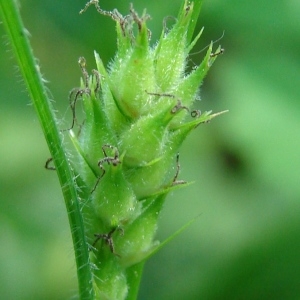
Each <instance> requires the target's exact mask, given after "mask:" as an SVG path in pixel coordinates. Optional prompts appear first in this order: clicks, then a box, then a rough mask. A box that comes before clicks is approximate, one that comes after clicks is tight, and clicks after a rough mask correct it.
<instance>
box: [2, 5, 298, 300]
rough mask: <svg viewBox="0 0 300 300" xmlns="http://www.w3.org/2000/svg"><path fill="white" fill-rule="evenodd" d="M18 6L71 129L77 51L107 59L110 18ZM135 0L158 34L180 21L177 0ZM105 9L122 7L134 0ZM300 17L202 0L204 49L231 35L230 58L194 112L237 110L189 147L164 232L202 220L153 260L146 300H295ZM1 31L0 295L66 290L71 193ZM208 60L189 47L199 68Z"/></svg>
mask: <svg viewBox="0 0 300 300" xmlns="http://www.w3.org/2000/svg"><path fill="white" fill-rule="evenodd" d="M20 2H21V13H22V16H23V18H24V23H25V25H26V27H27V29H28V30H29V32H30V33H31V35H32V37H31V42H32V45H33V48H34V52H35V55H36V57H37V58H38V61H39V64H40V66H41V69H42V73H43V74H45V78H46V79H47V80H49V83H48V84H47V86H48V87H49V89H50V90H51V92H52V95H53V99H54V100H55V106H56V107H57V109H58V110H59V115H60V116H61V117H62V118H63V119H64V121H63V122H62V128H67V127H68V125H69V124H70V120H71V112H70V110H69V109H68V92H69V90H70V89H71V88H73V87H75V86H78V84H79V77H80V75H81V74H80V70H79V68H78V65H77V59H78V57H79V56H84V57H85V58H86V59H87V62H88V67H89V68H90V69H91V68H94V67H95V62H94V58H93V50H96V51H97V52H99V53H100V55H101V57H102V58H103V60H104V62H106V63H108V62H109V60H110V58H112V57H113V55H114V51H115V48H116V45H115V31H114V22H113V21H111V20H110V19H108V18H105V17H103V16H100V15H98V14H97V13H96V12H95V10H94V9H89V10H88V11H87V12H86V13H85V14H83V15H81V16H79V14H78V12H79V10H80V9H81V8H83V7H84V4H85V0H73V1H71V0H63V1H50V0H44V1H34V0H22V1H20ZM133 3H134V6H135V8H136V10H137V11H139V12H141V11H142V9H143V8H145V7H147V11H148V13H150V14H151V16H152V20H151V21H150V22H149V28H151V29H152V41H153V42H155V40H156V39H157V38H158V36H159V34H160V30H161V27H162V20H163V17H164V16H166V15H173V16H176V15H177V11H178V9H179V7H180V3H181V1H180V0H176V1H175V0H165V1H159V0H154V1H145V0H139V1H137V0H136V1H133ZM100 4H101V2H100ZM102 6H103V8H105V9H112V8H114V7H118V8H119V10H120V11H121V12H123V13H126V12H127V11H128V7H129V1H120V0H119V1H117V0H110V1H105V0H103V1H102ZM299 13H300V3H299V1H297V0H294V1H293V0H290V1H288V0H284V1H283V0H280V1H279V0H275V1H270V0H267V1H261V2H259V1H254V0H249V1H247V2H243V1H237V0H230V1H222V0H214V1H212V0H211V1H209V0H207V1H205V2H204V4H203V8H202V12H201V14H200V20H199V23H198V25H199V26H198V29H199V30H200V28H201V27H202V26H205V30H204V34H203V38H202V39H201V41H200V43H198V45H197V47H198V50H200V49H202V48H203V47H205V46H206V45H208V43H209V42H210V41H211V40H216V39H218V38H219V37H220V36H221V35H222V33H223V30H225V36H224V37H223V39H222V40H221V41H220V43H221V44H222V46H223V47H224V48H225V54H224V55H223V56H222V57H219V58H218V60H217V61H216V63H215V64H214V66H213V68H212V69H211V70H210V72H209V74H208V76H207V78H206V80H205V81H204V85H203V87H202V92H201V98H202V101H200V102H198V103H197V108H199V109H201V110H203V111H204V110H210V109H213V110H214V111H215V112H217V111H220V110H224V109H229V110H230V112H229V113H228V114H226V115H224V116H222V117H219V118H217V119H215V120H213V121H212V122H211V123H210V124H208V125H201V126H200V127H199V128H198V129H197V130H195V131H194V133H193V134H192V135H191V136H190V137H189V138H188V140H187V141H186V143H185V144H184V147H183V149H182V151H181V153H180V155H181V156H180V163H181V174H180V179H184V180H194V181H195V183H194V184H193V185H191V186H190V187H188V188H186V189H182V190H179V191H177V192H174V193H173V194H172V195H170V196H169V198H168V201H167V204H166V206H165V209H164V212H163V215H162V218H161V222H160V229H159V236H158V238H159V239H161V240H163V239H164V238H166V237H167V236H169V235H170V234H172V233H173V232H174V231H175V230H176V229H178V228H179V227H180V226H182V225H183V224H185V223H186V222H187V221H189V220H190V219H192V218H194V217H195V216H197V215H200V216H199V218H198V219H197V221H196V222H195V223H194V224H193V225H192V226H191V227H190V228H189V229H187V230H186V231H185V232H184V233H183V234H182V235H181V236H179V237H177V238H176V239H175V240H174V241H173V242H172V243H171V244H169V245H168V246H167V247H165V248H164V249H163V250H162V251H161V252H159V253H158V254H156V255H155V257H153V258H151V260H150V261H149V262H148V263H147V265H146V269H145V274H144V277H143V281H142V286H141V292H140V299H144V300H148V299H178V300H179V299H188V300H190V299H191V300H193V299H210V300H215V299H299V294H300V285H299V280H300V260H299V252H300V218H299V213H300V133H299V128H300V101H299V100H300V84H299V70H300V59H299V53H300V40H299V36H300V23H299ZM168 24H169V25H171V24H172V21H171V20H169V21H168ZM0 35H1V37H2V36H4V37H3V38H2V40H1V46H0V69H1V72H0V166H1V168H0V197H1V199H0V282H1V284H0V295H1V299H46V300H47V299H55V300H56V299H69V298H71V297H72V296H74V295H75V294H76V284H77V283H76V277H75V274H76V272H75V263H74V258H73V249H72V244H71V237H70V233H69V232H68V230H69V227H68V223H67V216H66V212H65V208H64V202H63V199H62V195H61V192H60V189H59V184H58V181H57V178H56V174H55V173H54V172H50V171H45V170H44V168H43V165H44V163H45V161H46V159H47V158H48V157H49V153H48V150H47V147H46V143H45V141H44V138H43V135H42V132H41V129H40V128H39V124H38V121H37V118H36V116H35V113H34V111H33V108H32V107H31V106H30V100H29V97H28V95H27V92H26V89H25V87H24V84H23V82H22V78H21V77H20V75H19V72H18V71H17V69H16V67H15V66H16V63H15V60H14V59H13V53H12V52H11V50H10V46H9V45H7V39H6V38H5V35H4V29H3V27H2V26H1V25H0ZM196 51H197V50H195V51H194V52H196ZM203 55H204V52H202V53H199V54H195V55H192V56H191V66H193V64H194V63H196V64H197V63H199V62H200V60H201V58H202V56H203Z"/></svg>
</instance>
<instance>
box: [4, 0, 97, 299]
mask: <svg viewBox="0 0 300 300" xmlns="http://www.w3.org/2000/svg"><path fill="white" fill-rule="evenodd" d="M0 13H1V19H2V22H3V24H4V26H5V28H6V32H7V34H8V36H9V38H10V42H11V45H12V48H13V50H14V53H15V55H16V58H17V61H18V64H19V67H20V70H21V73H22V75H23V77H24V80H25V83H26V85H27V88H28V91H29V94H30V96H31V99H32V102H33V104H34V107H35V110H36V112H37V114H38V118H39V121H40V124H41V126H42V130H43V133H44V136H45V138H46V141H47V144H48V147H49V150H50V153H51V155H52V157H53V161H54V164H55V167H56V170H57V174H58V177H59V181H60V185H61V187H62V191H63V196H64V199H65V204H66V208H67V213H68V218H69V223H70V228H71V233H72V239H73V244H74V250H75V258H76V264H77V273H78V284H79V294H80V299H85V300H89V299H93V298H94V295H93V288H92V273H91V269H90V263H89V253H88V247H87V243H86V238H85V234H84V225H83V220H82V215H81V212H80V206H79V199H78V195H77V192H76V186H75V185H74V180H73V179H74V174H73V172H72V169H71V167H70V165H69V162H68V159H67V156H66V149H65V147H64V145H63V143H62V139H61V135H60V133H59V130H58V126H57V122H56V119H55V116H54V113H53V109H52V107H51V103H50V100H49V98H48V96H47V92H46V90H45V86H44V84H43V79H42V77H41V74H40V72H39V69H38V66H37V63H36V61H35V59H34V56H33V52H32V49H31V47H30V43H29V40H28V37H27V35H28V34H27V31H26V29H25V28H24V26H23V23H22V20H21V17H20V14H19V10H18V7H17V4H16V2H15V1H13V0H0Z"/></svg>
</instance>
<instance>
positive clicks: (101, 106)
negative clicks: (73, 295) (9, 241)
mask: <svg viewBox="0 0 300 300" xmlns="http://www.w3.org/2000/svg"><path fill="white" fill-rule="evenodd" d="M201 3H202V1H194V2H189V1H187V0H186V1H184V3H183V5H182V7H181V9H180V12H179V15H178V18H177V20H176V23H175V25H174V26H173V27H172V28H171V29H167V28H164V29H163V32H162V34H161V37H160V39H159V41H158V42H157V43H156V44H154V45H150V37H151V32H150V30H149V29H148V28H147V20H148V19H149V18H150V17H149V15H148V14H146V13H145V12H144V13H143V14H142V15H141V16H139V15H138V14H137V12H136V11H135V10H134V9H133V6H130V12H129V14H128V15H126V16H122V15H121V14H120V13H119V12H118V11H117V10H114V11H112V12H110V11H104V10H102V8H100V6H99V3H98V1H96V0H92V1H90V2H89V3H88V4H87V5H86V7H85V8H84V9H83V10H82V11H81V12H84V11H85V10H86V9H87V8H88V7H89V6H91V5H95V7H96V9H97V11H98V12H99V13H100V14H102V15H106V16H110V17H111V18H112V19H113V20H114V21H115V22H116V30H117V47H118V49H117V53H116V55H115V57H114V59H113V60H112V61H111V62H110V64H109V65H108V67H107V68H105V66H104V64H103V63H102V61H101V59H100V56H99V55H98V53H96V52H95V60H96V65H97V70H92V71H91V72H89V71H88V70H87V65H86V61H85V59H84V58H82V57H81V58H80V59H79V66H80V68H81V70H82V80H81V86H80V87H79V88H77V89H74V90H72V93H71V109H72V111H73V118H74V121H73V124H72V128H71V129H70V131H69V132H70V137H71V140H72V142H73V144H74V146H75V149H76V151H75V158H74V159H73V164H74V169H75V174H76V184H77V186H78V191H79V195H80V198H81V209H82V213H83V219H84V223H85V232H86V236H87V241H88V243H89V245H88V247H89V251H90V264H91V266H92V272H93V285H94V289H95V291H94V292H95V295H96V298H97V299H126V297H128V294H129V293H130V289H132V283H131V281H132V277H134V270H135V268H136V267H137V266H139V267H141V266H142V265H143V263H144V262H145V261H146V259H147V258H149V257H150V256H151V255H152V254H153V253H154V252H156V251H157V250H158V249H159V247H160V246H159V242H158V241H155V233H156V231H157V220H158V217H159V215H160V211H161V209H162V206H163V203H164V201H165V198H166V196H167V194H168V193H169V192H170V191H172V190H174V189H177V188H179V187H184V186H185V185H186V184H187V183H186V182H185V181H183V180H179V179H178V175H179V161H178V157H179V156H178V153H179V149H180V146H181V144H182V143H183V141H184V140H185V138H186V137H187V136H188V134H189V133H190V132H191V131H192V130H193V129H195V128H196V127H198V126H199V125H200V124H204V123H207V122H209V121H210V120H211V119H212V118H214V117H215V116H217V115H218V114H211V112H204V113H201V112H200V111H197V110H193V109H192V108H191V107H192V105H193V103H194V101H195V99H197V98H198V97H199V95H198V94H199V86H200V84H201V83H202V80H203V78H204V77H205V75H206V73H207V71H208V70H209V68H210V67H211V65H212V64H213V62H214V61H215V59H216V58H217V56H218V54H220V53H222V51H223V50H222V49H221V48H220V47H219V48H218V49H216V50H215V52H213V50H212V48H213V43H212V44H211V45H210V46H209V47H208V48H207V52H206V55H205V57H204V59H203V61H202V63H201V64H200V65H199V66H197V67H194V68H193V69H192V70H191V71H190V72H187V61H188V55H189V52H190V50H191V49H192V48H193V46H194V45H195V43H196V42H197V41H198V39H199V38H200V36H201V33H202V30H201V31H200V32H199V33H198V34H197V35H196V37H195V38H194V39H192V36H193V32H194V28H195V23H196V19H197V17H198V13H199V11H200V7H201ZM80 99H81V100H82V101H83V111H84V115H85V121H84V123H83V124H82V125H81V126H80V130H78V128H76V126H75V127H74V124H75V123H76V122H75V121H76V113H75V108H76V103H77V102H78V100H80ZM75 129H76V130H75ZM76 131H78V134H77V133H75V132H76Z"/></svg>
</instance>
